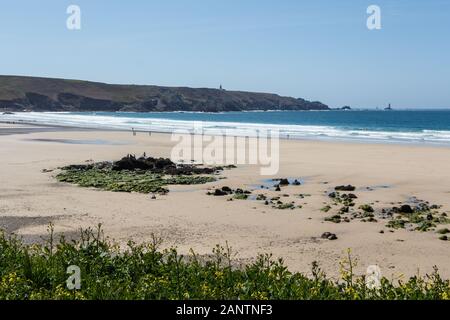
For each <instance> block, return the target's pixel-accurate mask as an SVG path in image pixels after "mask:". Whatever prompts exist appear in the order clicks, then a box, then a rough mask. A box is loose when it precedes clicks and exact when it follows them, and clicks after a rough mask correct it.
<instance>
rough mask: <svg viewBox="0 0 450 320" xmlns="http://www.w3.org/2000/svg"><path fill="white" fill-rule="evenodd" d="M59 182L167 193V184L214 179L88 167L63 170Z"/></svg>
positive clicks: (211, 179)
mask: <svg viewBox="0 0 450 320" xmlns="http://www.w3.org/2000/svg"><path fill="white" fill-rule="evenodd" d="M56 178H57V179H58V180H59V181H61V182H67V183H72V184H77V185H79V186H80V187H92V188H98V189H103V190H108V191H117V192H139V193H167V192H168V189H167V188H166V186H167V185H176V184H179V185H191V184H203V183H207V182H212V181H215V180H216V179H215V178H214V177H212V176H204V175H188V176H185V175H177V176H170V175H163V174H157V173H152V172H149V171H128V170H123V171H114V170H111V169H99V168H95V167H94V168H89V169H85V170H79V169H70V168H68V169H67V170H64V171H63V172H61V173H60V174H58V175H57V176H56Z"/></svg>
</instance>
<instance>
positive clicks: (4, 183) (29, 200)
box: [0, 124, 450, 279]
mask: <svg viewBox="0 0 450 320" xmlns="http://www.w3.org/2000/svg"><path fill="white" fill-rule="evenodd" d="M173 145H174V142H171V140H170V135H168V134H156V133H154V134H152V135H151V136H149V135H148V134H146V133H138V134H137V135H136V136H133V135H132V134H131V132H121V131H117V132H116V131H86V130H85V131H83V130H64V129H61V128H59V129H55V128H53V129H37V127H34V126H27V125H13V124H0V182H1V185H0V228H3V229H6V230H7V231H8V232H11V233H15V234H18V235H21V236H23V237H24V239H25V240H26V241H38V240H39V239H40V237H41V236H45V234H46V229H47V226H48V224H49V223H50V222H53V223H54V224H55V230H56V231H57V232H65V233H67V234H69V235H74V236H75V235H76V232H77V230H78V229H79V228H80V227H94V226H96V225H97V224H98V223H102V224H103V227H104V230H105V234H107V235H109V236H110V237H111V238H114V239H115V240H117V241H120V242H121V243H126V241H128V240H130V239H132V240H134V241H136V242H143V241H149V240H150V239H151V236H152V234H155V235H157V236H159V237H161V238H162V239H163V241H164V242H163V245H164V246H165V247H170V246H176V247H177V248H178V249H179V250H180V252H183V253H187V252H188V251H189V250H190V249H191V248H192V249H193V250H194V251H195V252H197V253H200V254H207V253H211V249H212V248H213V247H214V246H215V245H216V244H221V245H225V243H228V244H229V245H230V246H231V247H232V248H233V249H234V251H235V252H236V253H237V256H236V258H238V259H241V260H242V261H246V260H249V259H253V258H254V257H255V256H256V255H257V254H258V253H272V254H273V255H274V256H275V257H280V258H283V259H284V260H285V262H286V264H287V265H288V266H289V268H290V269H291V270H293V271H301V272H305V273H309V272H310V270H311V263H312V262H313V261H317V262H318V263H319V265H320V266H321V268H322V269H323V270H324V271H325V272H326V273H327V274H328V275H330V276H333V277H336V276H338V273H339V263H338V262H339V260H340V259H341V258H343V257H344V256H345V252H346V250H347V249H348V248H350V249H351V250H352V255H353V256H354V257H355V258H357V259H358V260H359V264H358V267H357V272H359V273H364V271H365V269H366V268H367V266H369V265H374V264H376V265H379V266H380V268H381V271H382V273H383V275H384V276H386V277H388V278H394V279H397V278H398V277H401V276H402V275H404V276H411V275H415V274H418V273H419V274H421V275H424V274H425V273H427V272H431V271H432V269H433V266H437V267H438V268H439V270H440V273H441V275H442V276H443V277H446V278H450V256H449V255H448V252H449V248H450V247H449V246H450V242H448V241H440V240H439V239H438V235H437V234H436V233H435V232H413V231H408V230H404V229H400V230H395V232H389V229H388V228H386V226H385V225H386V221H383V220H379V221H378V222H375V223H367V222H366V223H365V222H361V221H359V220H354V221H352V222H351V223H340V224H335V223H332V222H326V221H324V218H325V217H327V216H329V215H330V213H325V212H322V211H321V208H323V207H324V206H325V205H326V204H328V203H329V202H330V199H329V197H328V192H330V191H331V190H332V189H333V187H334V186H336V185H347V184H352V185H354V186H356V187H357V189H356V191H355V192H354V193H355V194H356V195H357V196H358V199H356V200H355V202H356V205H357V206H358V205H361V204H366V203H374V205H373V206H374V208H375V209H376V210H378V209H381V208H387V207H392V206H393V204H397V203H399V202H405V201H407V200H408V199H410V198H411V197H417V198H419V199H423V200H426V201H429V202H430V203H431V204H437V205H442V206H443V207H442V209H441V211H442V212H450V162H449V159H450V148H448V147H431V146H412V145H398V144H392V145H389V144H363V143H344V142H322V141H307V140H297V141H293V140H282V141H281V142H280V172H279V173H278V174H277V175H276V176H273V177H262V176H260V174H259V167H258V166H252V165H242V166H238V167H237V168H236V169H232V170H226V171H224V172H223V174H222V175H223V176H224V177H225V178H226V179H222V180H218V181H217V182H213V183H208V184H205V185H196V186H173V187H170V192H169V194H167V195H164V196H158V197H157V199H156V200H152V199H151V198H150V197H149V196H148V195H146V194H137V193H131V194H130V193H114V192H107V191H100V190H94V189H87V188H80V187H77V186H74V185H69V184H64V183H60V182H58V181H57V180H56V179H55V178H54V176H55V174H56V172H58V171H57V168H58V167H61V166H64V165H69V164H82V163H85V162H86V161H87V160H93V161H106V160H108V161H110V160H117V159H120V158H121V157H122V156H124V155H126V154H128V153H134V154H137V155H140V154H142V153H143V152H146V153H147V154H148V155H152V156H158V157H159V156H161V157H169V156H170V150H171V147H173ZM283 177H293V178H301V179H303V180H304V184H303V185H301V186H289V187H286V188H283V191H282V194H287V195H289V196H290V197H291V198H292V199H294V198H295V201H296V203H297V204H298V205H302V208H301V209H295V210H278V209H274V208H272V207H270V206H265V205H264V204H263V203H261V202H257V201H253V200H244V201H226V199H225V198H223V197H214V196H208V195H206V193H207V191H208V190H210V189H212V188H214V187H218V186H220V187H221V186H230V187H232V188H247V189H252V188H256V187H255V186H258V185H260V184H261V183H262V180H263V179H267V178H283ZM367 187H369V189H368V188H367ZM254 193H255V194H258V193H266V194H267V195H268V196H275V195H277V194H278V195H279V194H280V193H279V192H278V193H276V192H274V191H267V190H262V191H258V190H256V191H254ZM300 193H301V194H308V195H310V196H308V197H305V198H303V199H300V198H298V197H295V196H296V195H298V194H300ZM381 230H383V231H384V233H380V231H381ZM324 232H333V233H335V234H336V235H337V237H338V239H337V240H335V241H328V240H324V239H321V238H320V236H321V234H322V233H324Z"/></svg>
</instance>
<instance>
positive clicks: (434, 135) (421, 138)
mask: <svg viewBox="0 0 450 320" xmlns="http://www.w3.org/2000/svg"><path fill="white" fill-rule="evenodd" d="M0 120H6V121H16V122H27V123H36V124H45V125H58V126H71V127H78V128H93V129H115V130H131V129H134V130H136V131H154V132H168V133H170V132H173V131H175V130H183V131H188V132H195V124H197V125H198V124H200V123H201V126H202V129H203V130H204V132H205V133H207V134H211V135H214V134H220V135H222V134H224V132H225V131H226V133H227V134H229V135H236V136H249V135H250V136H251V135H252V132H255V130H261V129H263V130H278V131H279V133H280V137H282V138H291V139H305V138H306V139H308V138H312V139H340V140H356V141H373V142H404V143H436V144H450V131H445V130H422V131H414V132H406V131H376V130H352V129H344V128H339V127H333V126H313V125H284V124H283V125H279V124H261V123H239V122H216V121H201V122H200V121H197V122H195V121H185V120H172V119H158V118H134V117H119V116H105V115H96V114H82V115H81V114H72V113H50V112H19V113H15V114H4V115H1V116H0Z"/></svg>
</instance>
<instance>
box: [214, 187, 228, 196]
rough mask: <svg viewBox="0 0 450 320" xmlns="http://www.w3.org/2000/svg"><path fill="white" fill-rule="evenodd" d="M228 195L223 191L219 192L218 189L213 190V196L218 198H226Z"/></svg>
mask: <svg viewBox="0 0 450 320" xmlns="http://www.w3.org/2000/svg"><path fill="white" fill-rule="evenodd" d="M227 194H228V193H226V192H225V191H222V190H220V189H216V190H214V195H215V196H218V197H220V196H226V195H227Z"/></svg>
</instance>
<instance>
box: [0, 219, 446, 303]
mask: <svg viewBox="0 0 450 320" xmlns="http://www.w3.org/2000/svg"><path fill="white" fill-rule="evenodd" d="M160 244H161V241H160V240H159V239H157V238H155V237H153V238H152V241H151V242H150V243H146V244H136V243H134V242H132V241H130V242H129V243H128V245H127V247H126V248H120V246H119V245H118V244H117V243H115V242H114V241H111V240H109V239H108V238H106V237H105V236H104V235H103V232H102V231H101V228H100V226H99V227H98V228H97V229H87V230H82V231H81V232H80V237H79V240H76V241H66V240H65V238H64V237H61V239H60V240H58V241H55V236H54V235H53V228H52V226H50V227H49V237H48V240H47V241H46V242H44V243H42V244H33V245H25V244H23V243H22V241H21V240H20V239H18V238H16V237H14V236H7V235H6V234H5V233H0V299H2V300H4V299H11V300H42V299H55V300H64V299H76V300H84V299H89V300H90V299H99V300H110V299H244V300H245V299H252V300H263V299H314V300H330V299H332V300H355V299H376V300H378V299H389V300H391V299H398V300H406V299H414V300H416V299H432V300H438V299H448V298H449V297H450V283H449V281H448V280H443V279H442V278H441V277H440V276H439V273H438V270H437V269H436V270H435V271H434V272H433V273H432V274H430V275H427V276H425V277H418V276H415V277H412V278H410V279H409V280H407V281H400V280H398V281H394V280H389V279H387V278H383V279H381V283H380V286H379V287H378V288H376V289H369V288H368V287H367V286H366V283H365V278H364V277H358V276H356V275H355V274H354V271H353V270H354V269H355V266H356V264H357V261H356V260H354V259H353V258H352V257H351V255H350V252H349V253H348V256H347V257H346V258H345V259H344V260H343V261H341V263H340V274H341V278H340V279H339V280H331V279H330V278H328V277H327V276H326V274H325V273H324V272H323V271H322V270H321V269H320V267H319V266H318V264H317V263H313V265H312V270H311V271H312V272H311V273H312V276H309V277H308V276H306V275H304V274H301V273H295V272H291V271H289V270H288V268H287V267H286V266H285V265H284V263H283V260H282V259H279V260H276V259H273V257H272V256H271V255H269V254H264V255H260V256H258V257H257V258H256V259H255V261H254V262H252V263H249V264H247V265H244V266H242V265H238V264H236V263H235V261H234V260H233V257H234V256H235V255H234V253H233V251H232V249H231V248H230V247H228V246H225V247H222V246H216V247H215V248H214V249H213V252H212V255H208V256H199V255H197V254H195V253H193V252H192V253H191V254H189V255H180V254H179V253H178V252H177V250H175V249H166V250H160V249H159V247H160ZM71 265H76V266H78V267H79V268H80V270H81V288H80V289H79V290H75V291H70V290H68V289H67V287H66V280H67V278H68V274H66V270H67V267H68V266H71Z"/></svg>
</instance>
